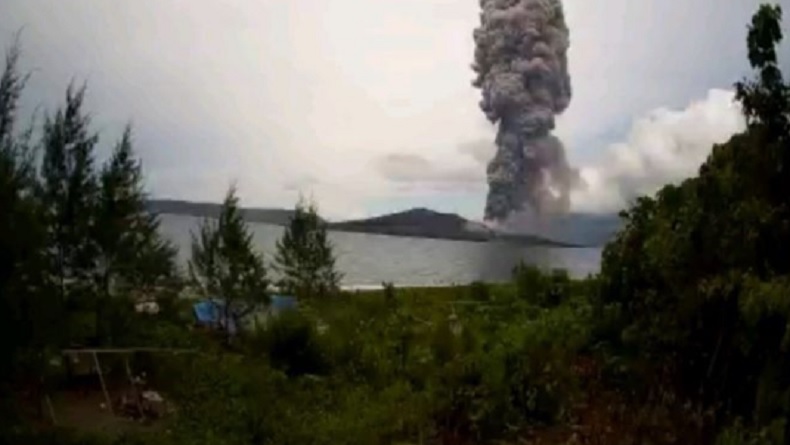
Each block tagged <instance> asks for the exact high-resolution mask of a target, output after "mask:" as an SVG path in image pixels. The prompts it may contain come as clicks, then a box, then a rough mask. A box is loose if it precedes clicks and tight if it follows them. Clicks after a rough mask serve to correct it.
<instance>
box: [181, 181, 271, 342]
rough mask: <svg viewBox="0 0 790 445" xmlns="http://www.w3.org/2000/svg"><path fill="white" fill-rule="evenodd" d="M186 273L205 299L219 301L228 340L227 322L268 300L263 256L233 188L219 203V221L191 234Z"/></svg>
mask: <svg viewBox="0 0 790 445" xmlns="http://www.w3.org/2000/svg"><path fill="white" fill-rule="evenodd" d="M189 271H190V276H191V278H192V282H193V284H194V285H195V286H196V287H197V288H198V289H199V290H201V292H202V293H203V295H204V296H206V297H210V298H216V299H218V300H220V301H221V305H220V306H221V307H220V310H221V312H222V321H223V322H224V323H226V325H225V330H226V332H227V339H228V340H230V335H231V334H232V332H231V331H230V329H229V323H234V325H235V326H236V327H237V328H239V329H240V328H241V323H242V322H243V320H244V319H245V318H246V317H247V316H248V315H249V314H251V313H252V312H253V311H254V310H255V309H256V308H257V307H259V306H261V305H264V304H267V303H268V301H269V289H268V287H269V281H268V279H267V277H266V268H265V266H264V263H263V256H262V255H261V254H260V253H258V252H256V251H255V248H254V246H253V240H252V233H251V232H250V230H249V228H248V227H247V224H246V223H245V221H244V219H243V218H242V214H241V209H240V208H239V200H238V198H237V197H236V190H235V188H234V187H231V189H230V190H229V191H228V193H227V195H226V196H225V200H224V202H223V204H222V210H221V212H220V216H219V220H217V221H212V220H210V219H206V220H205V221H204V222H203V223H202V224H201V226H200V229H199V232H198V234H193V235H192V259H191V260H190V262H189Z"/></svg>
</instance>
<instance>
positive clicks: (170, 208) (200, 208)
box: [147, 199, 294, 226]
mask: <svg viewBox="0 0 790 445" xmlns="http://www.w3.org/2000/svg"><path fill="white" fill-rule="evenodd" d="M147 206H148V210H149V211H150V212H152V213H158V214H169V215H189V216H196V217H199V218H217V217H219V212H220V208H221V207H222V206H221V205H220V204H216V203H210V202H190V201H180V200H172V199H155V200H149V201H148V202H147ZM293 214H294V211H293V210H288V209H261V208H243V209H242V215H243V217H244V219H245V220H246V221H248V222H255V223H263V224H274V225H278V226H284V225H286V224H288V221H290V219H291V217H292V216H293Z"/></svg>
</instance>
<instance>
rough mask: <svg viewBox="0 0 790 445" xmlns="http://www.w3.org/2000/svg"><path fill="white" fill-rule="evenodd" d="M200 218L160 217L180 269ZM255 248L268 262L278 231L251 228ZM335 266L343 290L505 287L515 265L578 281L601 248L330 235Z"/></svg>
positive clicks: (594, 264)
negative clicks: (387, 284) (561, 272)
mask: <svg viewBox="0 0 790 445" xmlns="http://www.w3.org/2000/svg"><path fill="white" fill-rule="evenodd" d="M199 222H200V219H199V218H194V217H190V216H180V215H179V216H176V215H163V216H162V226H161V229H162V232H163V233H164V235H165V236H166V237H167V238H169V239H170V240H172V241H173V242H174V243H175V244H176V245H177V246H178V247H179V254H180V260H181V264H182V265H186V262H187V260H188V258H189V254H190V239H191V238H190V233H191V232H193V231H196V229H197V227H198V223H199ZM250 227H251V229H252V230H253V232H254V239H255V242H256V243H257V245H258V248H259V249H261V251H263V253H264V256H265V258H266V259H267V260H271V259H272V258H273V255H274V248H275V247H274V246H275V243H276V241H277V239H278V238H279V237H280V236H281V234H282V231H283V228H282V227H278V226H273V225H268V224H251V225H250ZM330 238H331V240H332V242H333V243H334V245H335V252H336V255H337V266H338V268H339V269H340V271H341V272H343V274H344V278H343V285H344V286H360V287H365V286H380V285H381V283H382V282H383V281H391V282H393V283H395V284H396V285H397V286H434V285H450V284H467V283H470V282H472V281H475V280H482V281H488V282H495V281H505V280H507V279H509V278H510V272H511V270H512V268H513V266H514V265H515V264H517V263H518V261H519V260H524V261H525V262H527V263H531V264H535V265H537V266H539V267H545V268H562V269H566V270H568V272H569V273H570V274H571V275H572V276H576V277H583V276H586V275H587V274H589V273H595V272H597V271H598V268H599V265H600V260H601V249H600V248H578V249H576V248H553V247H523V246H518V245H515V244H508V243H504V242H502V243H499V242H496V243H474V242H466V241H446V240H431V239H420V238H405V237H393V236H386V235H369V234H362V233H342V232H332V233H330Z"/></svg>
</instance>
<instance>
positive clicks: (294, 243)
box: [275, 198, 341, 298]
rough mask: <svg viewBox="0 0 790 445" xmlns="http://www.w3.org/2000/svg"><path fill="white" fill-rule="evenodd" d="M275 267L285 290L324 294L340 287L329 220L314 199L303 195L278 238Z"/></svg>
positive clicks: (281, 287)
mask: <svg viewBox="0 0 790 445" xmlns="http://www.w3.org/2000/svg"><path fill="white" fill-rule="evenodd" d="M275 268H276V270H277V271H278V272H279V273H280V280H279V282H278V285H279V287H280V289H281V290H282V291H283V292H288V293H292V294H294V295H297V296H299V297H308V298H311V297H316V296H318V297H322V296H326V295H331V294H334V293H336V292H337V291H338V289H339V287H340V279H341V275H340V273H338V272H337V270H335V254H334V248H333V246H332V243H331V242H330V241H329V239H328V237H327V228H326V223H325V222H324V221H323V220H322V219H321V217H320V216H319V215H318V208H317V206H316V205H315V203H312V202H311V203H309V204H307V203H305V201H304V200H303V199H301V198H300V200H299V202H298V203H297V204H296V209H295V210H294V214H293V216H292V217H291V221H290V223H289V224H288V226H287V227H286V229H285V232H284V233H283V236H282V238H280V239H279V240H278V241H277V253H276V256H275Z"/></svg>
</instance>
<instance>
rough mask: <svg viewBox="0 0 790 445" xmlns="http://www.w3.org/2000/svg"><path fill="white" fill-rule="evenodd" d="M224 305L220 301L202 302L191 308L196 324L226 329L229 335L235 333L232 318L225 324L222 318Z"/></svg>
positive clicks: (234, 322) (234, 324) (234, 323)
mask: <svg viewBox="0 0 790 445" xmlns="http://www.w3.org/2000/svg"><path fill="white" fill-rule="evenodd" d="M224 307H225V303H224V302H223V301H221V300H217V299H210V300H202V301H199V302H197V303H195V304H194V306H192V310H193V312H194V314H195V319H196V320H197V322H198V323H200V324H203V325H210V326H220V327H223V328H224V327H225V326H227V327H228V331H230V333H231V334H233V333H235V332H236V321H235V320H233V317H231V319H230V320H229V323H226V321H225V319H224V318H225V316H224Z"/></svg>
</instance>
